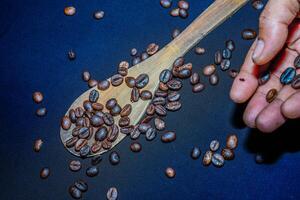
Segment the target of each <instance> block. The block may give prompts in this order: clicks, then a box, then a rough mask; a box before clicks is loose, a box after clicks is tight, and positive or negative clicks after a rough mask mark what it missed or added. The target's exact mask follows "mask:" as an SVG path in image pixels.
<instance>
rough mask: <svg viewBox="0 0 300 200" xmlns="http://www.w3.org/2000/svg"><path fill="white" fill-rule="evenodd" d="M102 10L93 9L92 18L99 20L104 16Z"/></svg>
mask: <svg viewBox="0 0 300 200" xmlns="http://www.w3.org/2000/svg"><path fill="white" fill-rule="evenodd" d="M104 14H105V13H104V11H102V10H97V11H95V12H94V15H93V17H94V19H96V20H100V19H102V18H103V17H104Z"/></svg>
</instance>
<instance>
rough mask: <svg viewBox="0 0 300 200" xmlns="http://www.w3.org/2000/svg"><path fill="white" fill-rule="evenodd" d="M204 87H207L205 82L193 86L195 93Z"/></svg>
mask: <svg viewBox="0 0 300 200" xmlns="http://www.w3.org/2000/svg"><path fill="white" fill-rule="evenodd" d="M204 89H205V86H204V84H202V83H197V84H196V85H194V86H193V89H192V91H193V92H194V93H198V92H201V91H203V90H204Z"/></svg>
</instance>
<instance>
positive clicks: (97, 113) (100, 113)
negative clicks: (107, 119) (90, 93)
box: [95, 111, 104, 118]
mask: <svg viewBox="0 0 300 200" xmlns="http://www.w3.org/2000/svg"><path fill="white" fill-rule="evenodd" d="M95 115H97V116H99V117H102V118H103V117H104V113H103V112H102V111H95Z"/></svg>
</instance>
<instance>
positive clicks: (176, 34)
mask: <svg viewBox="0 0 300 200" xmlns="http://www.w3.org/2000/svg"><path fill="white" fill-rule="evenodd" d="M179 34H180V30H179V29H177V28H176V29H174V30H173V32H172V38H173V39H174V38H176V37H177V36H178V35H179Z"/></svg>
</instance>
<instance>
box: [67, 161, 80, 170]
mask: <svg viewBox="0 0 300 200" xmlns="http://www.w3.org/2000/svg"><path fill="white" fill-rule="evenodd" d="M69 169H70V170H71V171H73V172H78V171H79V170H80V169H81V162H80V161H79V160H72V161H71V162H70V164H69Z"/></svg>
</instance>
